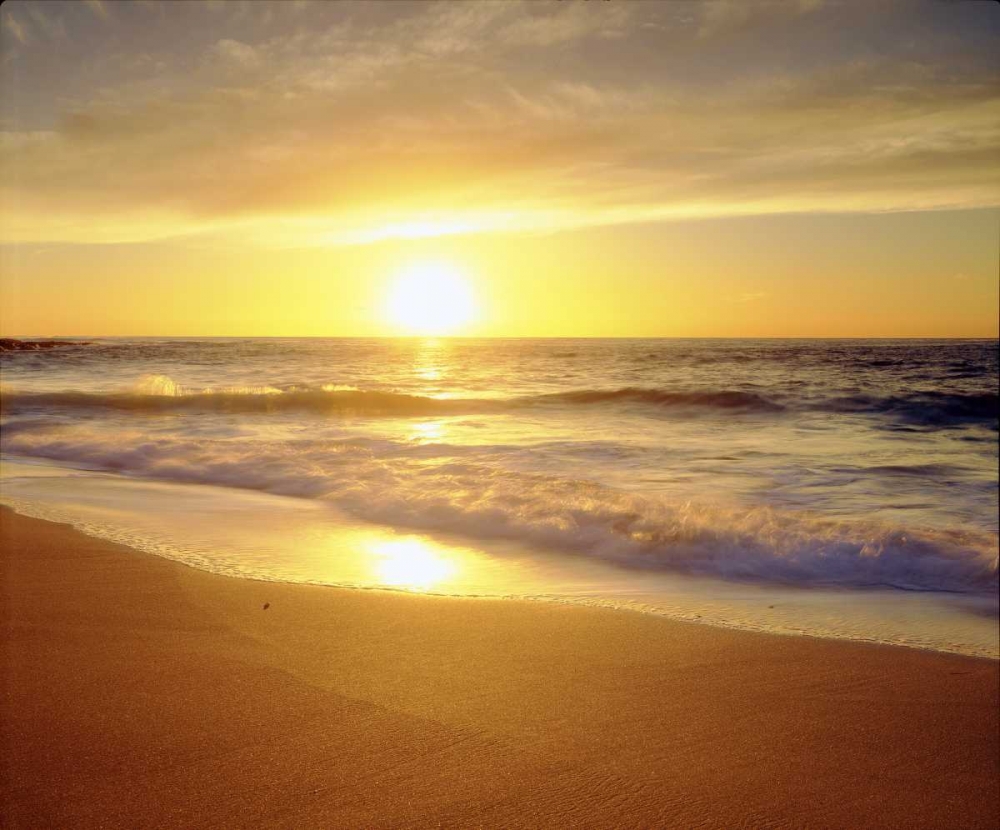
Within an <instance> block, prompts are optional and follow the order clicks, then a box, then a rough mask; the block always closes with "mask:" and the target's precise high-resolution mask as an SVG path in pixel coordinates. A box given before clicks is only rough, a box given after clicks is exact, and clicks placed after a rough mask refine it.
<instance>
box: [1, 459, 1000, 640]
mask: <svg viewBox="0 0 1000 830" xmlns="http://www.w3.org/2000/svg"><path fill="white" fill-rule="evenodd" d="M0 501H2V502H3V503H5V504H7V505H9V506H12V507H14V508H15V509H17V510H19V511H20V512H22V513H25V514H27V515H31V516H35V517H38V518H43V519H50V520H53V521H61V522H68V523H70V524H73V525H74V526H76V527H77V528H79V529H81V530H83V531H84V532H86V533H89V534H91V535H94V536H98V537H100V538H106V539H110V540H113V541H116V542H120V543H122V544H127V545H130V546H132V547H135V548H138V549H140V550H144V551H147V552H150V553H154V554H157V555H160V556H165V557H167V558H170V559H174V560H177V561H180V562H183V563H185V564H187V565H191V566H194V567H198V568H201V569H204V570H208V571H211V572H214V573H219V574H224V575H228V576H237V577H245V578H252V579H263V580H278V581H289V582H305V583H313V584H325V585H337V586H343V587H351V588H380V589H386V590H402V591H413V592H420V593H429V594H443V595H452V596H474V597H484V598H485V597H493V598H502V597H517V598H530V599H536V600H547V601H555V602H568V603H574V604H584V605H601V606H609V607H614V608H621V609H629V610H634V611H642V612H647V613H656V614H662V615H664V616H668V617H671V618H674V619H681V620H688V621H692V622H700V623H708V624H713V625H722V626H729V627H735V628H744V629H750V630H758V631H770V632H774V633H779V634H800V635H803V634H804V635H812V636H821V637H835V638H843V639H851V640H862V641H869V642H879V643H889V644H896V645H907V646H912V647H918V648H929V649H934V650H938V651H949V652H955V653H960V654H969V655H975V656H980V657H993V658H996V657H998V656H1000V641H998V638H1000V632H998V628H997V624H996V615H997V603H996V601H995V598H993V597H990V596H983V595H968V594H941V593H932V594H925V593H913V592H907V591H899V590H891V589H884V588H883V589H878V588H872V589H867V590H857V589H854V590H848V589H843V588H818V587H810V588H803V587H797V586H789V585H778V584H773V583H767V582H748V581H734V580H722V579H718V578H713V577H698V576H690V575H685V574H675V573H669V572H666V573H664V572H657V571H649V570H647V569H633V568H622V567H616V566H614V565H612V564H610V563H608V562H605V561H602V560H599V559H598V560H594V559H581V558H575V557H566V556H563V555H561V554H558V553H552V552H550V551H546V550H544V549H541V548H535V547H531V546H527V545H524V544H520V543H517V542H511V541H508V540H488V541H483V542H474V543H470V542H469V540H468V539H467V538H465V537H460V536H455V535H448V534H441V533H413V532H406V531H399V530H393V529H391V528H388V527H386V526H384V525H377V524H371V523H367V522H359V521H357V520H354V519H352V518H351V517H349V516H346V515H344V514H343V513H341V512H340V511H338V510H337V509H336V508H334V507H332V506H331V505H329V504H326V503H323V502H319V501H315V500H309V499H299V498H291V497H282V496H273V495H270V494H264V493H257V492H252V491H243V490H235V489H231V488H223V487H214V486H211V485H178V484H173V483H165V482H147V481H134V480H127V479H122V477H120V476H116V475H109V474H106V473H96V472H89V471H84V470H71V469H67V468H61V467H58V466H55V465H50V464H39V463H37V462H28V463H25V462H22V461H13V460H11V459H9V458H8V459H6V460H5V462H4V464H3V465H2V467H0Z"/></svg>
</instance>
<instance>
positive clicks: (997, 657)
mask: <svg viewBox="0 0 1000 830" xmlns="http://www.w3.org/2000/svg"><path fill="white" fill-rule="evenodd" d="M185 486H195V487H197V486H203V485H198V484H194V485H185ZM205 486H210V487H211V486H217V485H205ZM4 510H6V511H10V512H12V513H14V514H16V515H18V516H20V517H22V518H25V519H31V520H34V521H40V522H45V523H47V524H56V525H65V526H66V527H68V528H71V529H72V530H73V531H74V532H76V533H80V534H82V535H84V536H87V537H89V538H91V539H95V540H97V541H99V542H105V543H107V544H111V545H120V546H122V547H125V548H128V549H129V550H132V551H134V552H136V553H140V554H143V555H146V556H155V557H157V558H158V559H163V560H166V561H167V562H172V563H174V564H176V565H180V566H181V567H184V568H191V569H192V570H195V571H198V572H200V573H205V574H209V575H211V576H217V577H220V578H222V579H235V580H244V581H250V582H261V583H264V584H268V585H304V586H309V587H312V588H329V589H331V590H334V591H360V592H368V593H375V594H381V593H384V594H388V595H390V596H398V595H400V594H402V595H406V596H420V597H427V598H430V599H445V600H468V601H476V602H482V601H495V602H527V603H546V604H553V605H561V606H568V607H571V608H583V609H593V610H601V611H611V612H615V613H618V612H626V613H630V614H641V615H645V616H652V617H656V618H659V619H663V620H667V621H669V622H670V623H679V624H681V625H697V626H709V627H710V628H719V629H722V630H724V631H736V632H747V633H750V634H763V635H765V636H774V637H794V638H798V637H804V638H806V639H810V640H818V641H821V642H829V641H833V642H843V643H852V644H855V645H861V646H875V647H880V648H902V649H907V650H914V651H919V652H925V653H928V654H945V655H950V656H953V657H962V658H964V659H969V660H985V661H987V662H992V663H1000V653H997V654H975V653H970V652H969V651H963V650H961V648H960V647H955V648H952V649H945V648H935V647H934V646H929V645H922V644H920V643H907V642H897V641H893V640H879V639H876V638H864V637H850V636H847V635H835V634H822V633H815V632H812V631H805V630H795V631H787V630H783V629H780V628H767V627H766V626H764V625H757V626H754V625H750V624H742V623H738V622H729V621H725V620H715V619H701V618H698V619H691V618H690V617H686V616H683V615H681V614H680V613H676V614H675V613H672V612H670V611H667V610H665V609H662V608H656V607H644V606H645V605H646V604H645V603H642V602H639V601H633V602H631V603H629V602H626V601H618V600H613V599H601V598H600V597H591V598H587V599H582V598H579V597H573V596H569V595H566V596H563V595H558V594H551V595H546V594H535V595H521V594H477V593H467V594H463V593H447V592H437V591H434V590H412V589H409V588H403V587H393V586H389V585H353V584H346V583H345V584H341V583H336V582H320V581H306V580H293V579H282V578H280V577H268V576H263V575H257V574H250V573H228V572H225V571H213V570H211V569H210V568H207V567H202V566H201V565H199V564H196V563H194V562H189V561H186V560H185V559H182V558H180V557H177V556H174V555H171V554H168V553H164V552H162V551H157V550H153V549H146V548H143V547H141V546H138V545H135V544H129V543H128V542H122V541H118V540H116V539H114V538H111V537H108V536H101V535H99V534H97V533H93V532H88V530H86V529H84V528H81V527H78V526H77V525H76V524H74V522H73V521H72V520H69V519H62V518H52V517H50V516H46V515H44V511H41V510H37V511H36V510H33V509H32V508H31V507H29V506H27V505H23V504H16V505H15V504H12V503H9V502H8V503H5V502H3V501H0V511H4ZM751 584H757V583H751ZM761 584H765V585H766V583H761ZM782 587H783V586H782ZM797 587H798V588H800V589H801V590H803V591H811V590H814V587H812V586H797ZM826 589H827V590H835V589H836V588H835V587H834V588H831V587H827V588H826ZM840 590H843V591H845V592H846V591H857V592H862V591H864V590H866V589H862V588H854V589H847V588H841V589H840ZM869 590H872V591H879V590H883V588H882V587H881V586H872V587H871V588H870V589H869ZM895 590H905V589H899V588H896V589H895ZM910 593H915V594H922V593H924V592H921V591H911V592H910ZM940 593H947V594H951V593H952V592H940ZM953 595H954V596H957V597H964V596H966V595H965V594H962V593H958V592H955V593H954V594H953ZM998 624H1000V620H998Z"/></svg>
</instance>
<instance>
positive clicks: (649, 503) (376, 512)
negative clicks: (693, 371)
mask: <svg viewBox="0 0 1000 830" xmlns="http://www.w3.org/2000/svg"><path fill="white" fill-rule="evenodd" d="M2 449H3V450H4V451H5V452H8V453H12V454H17V455H30V456H34V457H41V458H48V459H53V460H58V461H62V462H69V463H71V464H75V465H80V466H87V467H90V468H98V469H103V470H110V471H117V472H122V473H127V474H130V475H137V476H141V477H148V478H157V479H165V480H172V481H179V482H187V483H202V484H216V485H223V486H232V487H239V488H246V489H255V490H262V491H267V492H270V493H275V494H280V495H289V496H298V497H304V498H313V499H323V500H328V501H330V502H331V503H333V504H335V505H336V506H337V507H338V508H339V509H341V510H344V511H346V512H348V513H350V514H352V515H354V516H356V517H358V518H361V519H365V520H368V521H374V522H380V523H384V524H388V525H392V526H394V527H409V528H414V529H422V530H431V531H433V530H438V531H447V532H450V533H457V534H462V535H465V536H467V537H470V538H507V539H514V540H518V541H521V542H524V543H527V544H531V545H537V546H543V547H545V548H547V549H552V550H558V551H562V552H564V553H567V554H571V555H578V556H589V557H596V558H600V559H603V560H607V561H611V562H614V563H616V564H618V565H620V566H623V567H629V568H645V569H654V570H669V571H678V572H684V573H691V574H699V575H706V576H718V577H724V578H735V579H757V580H766V581H772V582H782V583H790V584H801V585H828V586H829V585H833V586H845V587H867V586H891V587H895V588H901V589H907V590H919V591H952V592H966V593H983V592H995V591H996V590H997V588H998V570H997V540H996V536H995V535H994V534H990V533H988V532H985V531H973V530H962V531H959V530H931V529H923V528H906V527H902V526H899V525H896V524H890V523H885V522H880V521H872V520H857V521H847V520H834V519H827V518H820V517H817V516H814V515H811V514H808V513H806V512H799V511H793V510H779V509H773V508H755V509H740V510H736V509H723V508H718V507H710V506H706V505H703V504H697V503H695V502H672V501H670V500H668V499H665V498H660V497H657V496H653V495H646V494H637V493H629V492H625V491H621V490H617V489H614V488H612V487H608V486H604V485H601V484H599V483H596V482H593V481H586V480H579V479H574V478H568V477H561V476H552V475H544V474H539V473H527V472H519V471H515V470H509V469H502V468H499V467H497V466H494V465H493V464H490V463H488V462H487V461H484V460H483V459H482V458H477V457H475V456H474V455H462V454H461V453H454V454H453V453H450V452H448V451H447V448H444V451H443V453H442V454H441V455H439V456H438V457H426V456H424V455H421V454H415V453H414V452H413V447H412V446H411V445H406V444H401V443H398V442H393V441H389V440H374V439H366V440H357V439H354V440H341V441H335V440H329V439H325V440H321V439H308V438H302V439H294V440H282V441H267V442H256V441H248V440H245V439H215V440H203V439H199V438H197V437H178V436H176V435H174V436H168V435H164V434H157V435H142V436H140V435H138V434H136V435H131V434H116V435H114V436H109V435H107V434H106V433H105V434H102V433H100V432H99V431H97V430H96V429H93V428H88V427H85V426H76V427H73V428H59V427H50V428H40V429H34V430H31V429H25V430H20V429H16V428H15V429H13V430H10V429H5V430H4V434H3V437H2Z"/></svg>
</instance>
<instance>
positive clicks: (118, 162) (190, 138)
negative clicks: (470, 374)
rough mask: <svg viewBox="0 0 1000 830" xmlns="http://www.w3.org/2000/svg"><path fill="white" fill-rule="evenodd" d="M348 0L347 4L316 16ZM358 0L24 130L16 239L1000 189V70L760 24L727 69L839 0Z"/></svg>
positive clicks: (916, 199) (345, 229)
mask: <svg viewBox="0 0 1000 830" xmlns="http://www.w3.org/2000/svg"><path fill="white" fill-rule="evenodd" d="M98 6H100V4H98ZM330 6H334V7H338V8H337V9H336V10H335V11H336V13H337V15H338V16H337V17H336V18H335V19H329V18H328V17H327V18H323V20H322V25H321V22H320V21H319V20H318V19H317V20H313V21H312V22H313V23H314V25H312V26H309V25H303V20H305V19H306V18H307V17H308V16H309V15H330V14H331V11H330ZM339 7H340V4H319V8H313V7H311V6H306V7H303V8H299V9H298V10H297V11H296V13H295V15H294V17H295V19H296V20H297V21H298V22H297V23H296V24H295V25H294V26H293V27H292V28H290V29H288V28H286V29H284V30H282V31H280V32H274V31H268V30H267V29H266V27H265V30H264V31H257V32H256V34H254V33H253V32H251V31H250V30H249V29H247V30H239V31H237V27H236V26H234V24H233V23H232V20H230V19H228V18H226V15H227V14H228V13H229V8H228V7H225V8H222V9H217V10H216V11H215V12H214V13H213V14H212V15H210V16H211V18H212V19H215V18H216V17H219V18H226V19H224V20H223V22H222V23H220V24H219V31H218V32H215V33H214V34H215V35H216V36H214V39H211V40H206V41H205V42H204V43H203V45H202V46H201V47H200V51H199V52H186V53H183V54H179V55H178V54H175V55H171V56H166V57H165V58H164V59H162V60H153V59H152V58H149V59H148V60H147V61H146V62H147V63H149V65H150V66H159V67H161V69H158V70H153V69H150V72H151V73H153V74H152V75H151V76H150V77H149V78H148V79H147V80H146V81H145V83H138V82H137V81H135V80H134V79H133V80H131V81H127V80H126V79H125V78H118V79H117V82H116V83H108V84H104V85H102V86H101V87H100V92H99V94H98V90H97V89H95V90H94V91H93V92H92V94H91V95H89V96H84V97H80V98H77V99H75V100H70V101H62V102H59V104H58V105H57V106H55V107H53V123H52V124H51V125H45V126H46V127H47V129H36V127H37V126H38V125H32V124H17V123H14V124H13V127H14V128H13V129H8V130H6V132H4V133H3V135H2V136H0V159H2V162H0V163H2V168H0V172H2V173H3V174H4V175H3V181H4V184H3V185H2V186H0V209H2V211H3V214H4V216H5V221H4V222H3V225H2V228H0V232H2V235H3V238H4V239H5V240H6V241H73V242H86V241H98V242H109V241H132V240H141V239H149V238H162V237H169V236H177V235H187V234H192V233H203V234H204V233H209V234H229V235H232V236H233V237H234V238H239V237H241V236H242V237H245V238H246V239H247V240H251V241H254V242H258V243H260V242H263V243H264V244H268V243H270V244H282V245H284V244H288V245H312V244H316V245H326V244H348V243H362V242H367V241H373V240H377V239H382V238H386V237H392V236H397V237H402V238H408V235H421V234H433V233H467V232H475V231H484V230H487V231H489V230H492V231H523V232H526V231H542V232H548V231H554V230H559V229H562V228H570V227H580V226H587V225H597V224H611V223H629V222H644V221H656V220H661V219H665V218H677V217H687V216H712V215H734V214H752V213H767V212H813V211H887V210H919V209H932V208H966V207H979V206H984V205H993V204H996V203H997V194H998V192H1000V180H998V175H997V165H996V164H995V150H996V147H997V146H1000V105H998V100H997V96H996V94H995V88H996V80H997V77H996V71H995V69H992V70H991V69H990V68H989V66H990V64H989V62H988V61H977V60H974V59H969V58H968V57H966V58H964V59H963V60H952V57H953V55H952V54H951V53H948V52H942V55H941V57H940V59H934V60H929V59H928V58H927V56H926V55H924V56H922V57H921V59H920V60H918V59H916V57H915V56H909V57H907V56H905V55H903V56H900V55H891V56H875V55H871V54H856V53H853V52H849V51H848V52H845V54H843V55H841V56H839V59H838V60H836V61H830V62H824V63H820V62H816V61H813V62H812V63H811V64H810V63H809V61H808V60H807V59H806V58H807V57H808V54H807V51H806V52H804V53H803V54H804V55H806V57H803V58H801V59H800V62H799V63H795V62H792V63H789V64H788V65H774V62H773V61H766V60H763V58H759V57H758V56H757V53H759V52H764V53H766V52H767V51H768V48H767V47H768V44H767V43H765V42H762V41H761V40H760V36H759V35H756V36H754V37H753V38H750V40H749V41H748V44H749V45H752V46H754V47H755V50H756V51H755V52H754V55H751V56H748V57H746V58H744V60H745V62H746V65H747V66H748V67H749V66H752V67H753V68H754V71H753V72H738V71H737V72H734V71H731V70H727V68H726V64H725V63H724V62H723V61H722V58H724V57H726V50H729V51H731V50H733V48H734V47H733V43H734V42H738V41H739V39H740V38H741V37H747V36H748V35H747V33H748V32H754V31H756V32H759V31H761V30H760V28H759V27H761V26H764V27H765V28H766V25H767V21H768V20H773V19H775V16H776V15H780V16H782V19H783V20H784V21H785V24H787V26H793V27H794V26H804V27H810V26H813V25H816V24H817V19H818V18H820V17H821V16H822V15H823V14H830V13H831V12H830V11H829V10H828V9H826V8H820V7H819V5H818V4H815V3H803V4H799V5H795V4H792V5H785V4H782V5H781V6H780V7H779V6H777V5H775V6H774V7H771V6H768V5H764V6H760V7H757V6H755V7H754V9H755V11H754V15H755V16H748V15H747V14H746V13H745V12H742V11H739V10H738V9H734V7H732V6H721V5H719V4H708V5H706V6H704V7H693V8H694V9H695V10H696V11H697V12H698V14H697V15H693V16H692V17H691V19H688V18H686V17H685V16H684V14H686V13H687V11H686V10H687V9H690V8H692V7H688V6H687V5H686V4H684V5H683V6H679V5H678V4H670V3H667V4H653V3H648V4H646V3H644V4H630V5H625V4H621V5H617V4H595V3H553V4H535V3H532V4H527V5H524V6H519V5H517V4H515V3H488V2H484V3H475V4H472V3H462V4H452V3H446V4H431V5H424V6H413V5H412V4H388V5H387V6H378V7H375V8H373V7H371V5H370V4H369V5H368V6H361V7H346V8H347V9H348V12H347V13H342V11H341V9H340V8H339ZM101 8H103V7H101ZM740 8H743V7H742V6H740ZM240 10H241V9H240V8H237V9H236V11H237V12H239V11H240ZM397 10H398V11H397ZM95 11H96V10H95ZM140 11H143V12H144V19H145V20H146V21H147V23H146V24H145V25H151V24H149V22H148V21H149V20H150V18H151V16H150V15H149V14H148V12H147V11H145V10H144V9H140ZM244 11H245V10H244ZM259 11H260V10H259V9H258V7H257V5H256V4H255V5H254V7H253V8H252V9H251V12H253V13H255V14H257V13H258V12H259ZM834 11H838V10H836V9H835V10H834ZM105 12H106V10H105ZM170 12H171V9H168V10H167V13H168V14H169V13H170ZM838 13H839V12H838ZM373 15H374V16H375V18H377V19H373ZM121 17H122V18H123V19H124V18H125V17H126V15H125V14H124V13H123V14H122V15H121ZM231 17H233V18H235V12H234V14H233V15H231ZM258 18H259V14H258ZM10 19H13V18H12V17H11V16H10V15H9V14H6V15H5V17H4V25H5V26H8V27H9V24H8V22H7V21H8V20H10ZM241 20H242V18H241ZM820 22H822V21H820ZM841 22H842V23H843V21H841ZM828 23H829V21H827V24H828ZM133 25H139V24H133ZM240 25H244V26H249V25H250V23H248V22H246V21H245V20H244V22H243V23H241V24H240ZM254 25H256V26H258V27H261V26H263V25H264V24H262V23H261V21H260V20H259V19H257V20H256V23H255V24H254ZM271 25H273V24H271ZM844 25H846V24H844ZM755 27H756V28H755ZM803 31H805V32H806V33H808V31H810V30H809V29H808V28H806V29H805V30H803ZM12 33H13V32H12ZM251 35H252V36H251ZM793 35H795V33H794V32H792V33H784V32H779V33H778V35H774V36H776V37H778V36H780V37H792V36H793ZM795 36H801V35H795ZM15 37H16V35H15ZM18 40H20V38H18ZM714 40H721V41H723V42H722V43H720V44H718V45H716V46H713V45H712V44H711V42H712V41H714ZM23 42H24V41H21V43H23ZM665 47H670V49H672V50H673V51H670V49H666V50H665ZM719 50H722V51H721V52H720V51H719ZM664 55H666V57H664ZM124 57H128V58H129V59H130V60H132V65H138V64H136V57H137V56H136V55H134V54H131V55H127V56H124ZM124 57H123V60H124ZM147 57H148V56H147ZM605 57H607V58H608V60H607V61H605V60H604V58H605ZM612 57H613V58H614V60H611V58H612ZM729 57H731V55H730V56H729ZM973 57H974V56H973ZM165 66H170V67H172V69H171V70H169V71H167V70H164V69H162V67H165ZM605 67H610V68H611V69H610V70H608V69H603V70H602V68H605ZM679 68H682V69H687V70H688V71H687V73H686V74H680V73H679V71H678V69H679ZM12 120H13V121H15V122H16V119H13V118H12V116H11V114H10V113H8V112H4V123H5V124H10V123H11V121H12Z"/></svg>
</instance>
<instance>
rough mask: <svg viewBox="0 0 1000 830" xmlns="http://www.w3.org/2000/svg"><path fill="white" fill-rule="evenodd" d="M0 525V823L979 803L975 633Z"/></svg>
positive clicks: (982, 775) (988, 717)
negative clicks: (258, 565)
mask: <svg viewBox="0 0 1000 830" xmlns="http://www.w3.org/2000/svg"><path fill="white" fill-rule="evenodd" d="M0 531H2V538H3V546H2V549H3V552H2V557H0V563H2V569H3V571H2V576H3V579H2V590H3V600H4V602H3V603H2V605H3V607H4V610H3V611H2V615H3V616H2V622H3V627H4V651H3V654H4V664H5V665H4V669H5V671H4V674H5V676H6V678H7V679H6V681H5V686H4V695H3V708H4V711H3V717H2V718H0V721H2V724H3V725H2V726H0V729H2V730H3V742H2V755H3V760H2V762H0V764H2V767H0V768H2V770H3V775H2V782H0V785H2V797H0V804H2V805H3V811H4V817H5V825H6V826H11V827H36V826H75V827H97V826H103V827H182V826H222V827H227V826H244V825H245V824H247V823H250V822H251V821H253V822H255V823H256V822H258V821H259V822H260V823H262V824H264V825H265V826H299V827H302V826H337V827H341V826H342V827H349V826H350V827H357V826H365V827H389V826H391V827H421V826H427V825H436V824H439V825H441V826H461V827H464V826H481V825H482V826H510V827H517V826H524V827H528V826H565V825H567V824H574V825H576V826H593V827H607V826H623V827H626V826H634V827H642V826H646V827H648V826H677V827H683V826H693V825H695V824H700V826H707V827H734V826H759V827H775V828H779V827H789V828H790V827H801V826H822V827H845V828H846V827H865V826H878V827H941V826H963V827H993V826H995V825H996V823H997V820H998V818H1000V796H998V794H997V793H996V788H995V781H996V774H997V768H998V755H1000V753H998V744H1000V738H998V716H997V702H998V699H1000V692H998V685H1000V684H998V671H997V663H996V661H995V660H992V659H990V658H976V657H968V656H958V655H951V654H945V653H939V652H929V651H924V650H917V649H911V648H899V647H893V646H884V645H876V644H866V643H856V642H849V641H845V640H828V639H819V638H812V637H802V636H775V635H771V634H766V633H756V632H751V631H745V630H733V629H725V628H719V627H715V626H709V625H704V624H695V623H692V624H689V625H683V624H682V623H681V621H677V620H671V619H668V618H665V617H662V616H656V615H651V614H641V613H640V614H620V613H617V612H616V611H615V610H608V609H601V608H589V607H585V606H574V605H564V604H561V603H552V602H535V601H530V600H516V599H515V600H511V599H508V600H505V601H504V602H497V603H482V602H479V601H478V600H475V599H468V598H451V597H439V596H435V597H427V596H421V595H417V594H410V593H407V592H392V591H380V590H364V591H358V590H351V589H338V588H335V587H330V586H318V585H305V584H292V583H277V582H265V581H255V580H248V579H243V578H230V579H225V578H223V577H222V576H220V575H217V574H212V573H208V572H205V571H201V570H198V569H196V568H194V567H190V566H185V565H183V564H182V563H179V562H176V561H172V560H168V559H165V558H162V557H157V556H151V555H149V554H146V553H142V552H139V551H135V550H133V549H130V548H126V547H124V546H121V545H117V544H114V543H111V542H107V541H104V540H100V539H97V538H95V537H90V536H86V535H84V534H82V533H79V532H78V531H76V530H74V529H72V528H70V527H69V526H66V525H56V524H52V523H49V522H44V521H42V520H38V519H30V518H27V517H24V516H20V515H18V514H16V513H14V512H13V511H11V510H9V509H7V508H3V509H0ZM265 603H267V604H268V607H267V609H264V604H265Z"/></svg>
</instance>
